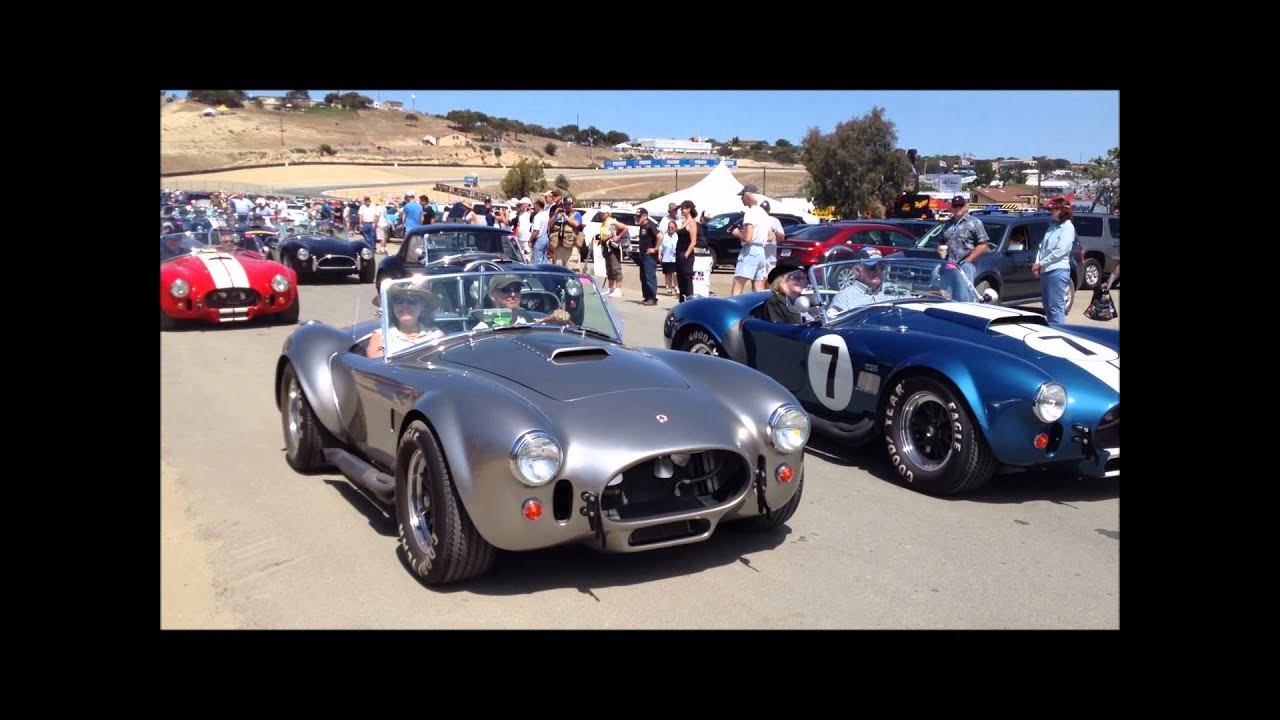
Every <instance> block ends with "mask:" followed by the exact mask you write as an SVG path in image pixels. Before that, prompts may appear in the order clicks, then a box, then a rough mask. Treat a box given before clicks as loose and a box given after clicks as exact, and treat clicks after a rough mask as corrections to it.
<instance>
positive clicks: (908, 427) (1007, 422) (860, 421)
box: [663, 257, 1120, 495]
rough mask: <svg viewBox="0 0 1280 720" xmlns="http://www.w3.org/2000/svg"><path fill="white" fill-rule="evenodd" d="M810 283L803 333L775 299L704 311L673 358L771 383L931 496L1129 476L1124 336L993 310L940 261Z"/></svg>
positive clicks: (866, 263)
mask: <svg viewBox="0 0 1280 720" xmlns="http://www.w3.org/2000/svg"><path fill="white" fill-rule="evenodd" d="M794 272H800V271H794ZM793 279H794V280H799V277H798V276H793ZM807 280H808V285H809V288H807V289H805V290H804V293H803V294H802V295H801V296H800V297H799V298H797V300H798V304H796V303H795V302H794V301H793V303H792V305H791V307H792V308H793V309H795V308H798V309H800V310H801V311H803V312H805V315H804V316H801V317H800V320H801V324H790V323H786V322H774V321H772V320H770V319H769V318H770V303H769V302H768V301H769V299H770V296H771V295H772V293H770V292H755V293H748V294H744V295H738V296H736V297H730V298H700V299H695V300H691V301H688V302H684V303H681V304H680V305H677V306H676V307H675V308H673V309H672V310H671V312H670V313H668V315H667V318H666V322H665V325H664V327H663V333H664V335H665V336H666V343H667V346H668V347H670V348H673V349H679V350H686V351H690V352H702V353H708V354H711V355H719V356H721V357H725V358H728V359H731V360H734V361H737V362H739V363H743V364H746V365H749V366H751V367H753V368H755V369H757V370H759V371H760V372H763V373H764V374H766V375H768V376H770V377H772V378H773V379H775V380H777V381H778V382H780V383H782V385H784V386H785V387H786V388H787V389H789V390H790V391H791V392H792V393H793V394H795V396H796V398H797V399H798V400H799V401H800V403H801V404H802V405H803V406H804V408H805V409H806V410H807V411H808V412H809V415H810V419H811V421H812V425H813V427H814V428H815V429H817V430H819V431H821V432H823V433H825V434H828V435H831V436H834V437H836V438H838V439H841V440H844V441H847V442H848V443H850V444H853V445H860V444H864V443H867V442H869V441H872V440H874V439H876V438H883V439H884V443H885V447H886V449H887V450H888V452H889V457H890V458H891V460H892V462H893V465H894V467H895V468H897V471H898V473H899V474H900V475H901V476H902V480H903V481H904V482H905V483H906V484H907V485H908V486H909V487H912V488H914V489H916V490H919V491H921V492H925V493H928V494H933V495H951V494H956V493H961V492H964V491H969V490H973V489H975V488H978V487H980V486H982V485H983V484H984V483H986V482H987V481H988V480H989V479H990V478H991V477H992V475H993V474H996V473H997V472H1009V471H1017V470H1026V469H1031V468H1039V467H1047V466H1063V467H1071V468H1075V469H1077V470H1078V472H1079V473H1080V474H1081V475H1085V476H1090V477H1100V476H1106V477H1114V476H1118V475H1119V474H1120V352H1119V348H1120V331H1119V330H1115V329H1111V328H1106V327H1085V326H1080V325H1049V324H1047V322H1046V321H1045V318H1044V316H1043V315H1039V314H1036V313H1032V312H1027V311H1022V310H1018V309H1015V308H1007V307H999V306H995V305H990V304H987V300H988V298H980V297H979V296H978V294H977V291H976V290H974V287H973V285H972V284H971V283H970V282H969V280H968V278H967V277H966V276H965V275H964V274H963V273H962V272H960V270H959V269H958V268H957V267H956V265H954V264H953V263H950V262H947V261H944V260H940V259H936V258H900V257H888V258H881V259H877V260H856V261H846V262H837V263H828V264H825V265H815V266H813V267H812V268H810V269H809V272H808V278H807ZM787 283H788V281H787V279H786V277H785V276H784V277H783V278H782V286H783V290H784V291H785V288H786V285H787ZM793 284H794V285H795V286H796V288H797V289H798V288H799V287H800V286H801V285H800V283H794V282H793ZM806 301H808V302H806ZM773 302H774V303H775V307H774V309H775V310H776V309H777V306H776V303H777V302H778V301H777V300H775V301H773ZM775 316H778V315H776V314H775Z"/></svg>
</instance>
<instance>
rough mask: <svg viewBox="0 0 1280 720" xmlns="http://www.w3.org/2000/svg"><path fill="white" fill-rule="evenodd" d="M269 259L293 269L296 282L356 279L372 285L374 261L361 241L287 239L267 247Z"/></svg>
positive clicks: (312, 236)
mask: <svg viewBox="0 0 1280 720" xmlns="http://www.w3.org/2000/svg"><path fill="white" fill-rule="evenodd" d="M270 247H271V259H273V260H275V261H276V262H279V263H281V264H284V265H287V266H289V267H291V268H293V271H294V272H296V273H298V282H302V280H303V279H304V278H309V277H315V276H317V275H358V276H359V277H360V282H373V278H374V272H375V269H376V267H377V261H376V260H375V259H374V257H373V249H372V248H370V247H369V245H368V244H367V243H365V241H364V239H363V238H361V239H360V240H348V239H346V238H345V237H342V236H336V235H329V234H324V233H318V232H316V233H305V234H300V235H286V236H284V237H281V238H279V239H278V240H276V241H274V242H272V243H271V245H270Z"/></svg>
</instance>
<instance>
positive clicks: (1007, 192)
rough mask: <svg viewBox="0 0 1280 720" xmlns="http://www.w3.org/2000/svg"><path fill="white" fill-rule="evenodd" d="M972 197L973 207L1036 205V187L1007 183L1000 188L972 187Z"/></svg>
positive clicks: (1031, 206)
mask: <svg viewBox="0 0 1280 720" xmlns="http://www.w3.org/2000/svg"><path fill="white" fill-rule="evenodd" d="M971 195H972V199H971V200H970V201H969V202H970V204H971V205H973V206H974V207H982V206H983V205H1009V204H1017V205H1020V206H1022V207H1024V208H1035V207H1036V189H1035V188H1034V187H1027V186H1026V185H1009V186H1007V187H1002V188H974V189H973V191H972V193H971Z"/></svg>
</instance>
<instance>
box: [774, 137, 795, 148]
mask: <svg viewBox="0 0 1280 720" xmlns="http://www.w3.org/2000/svg"><path fill="white" fill-rule="evenodd" d="M774 146H775V147H780V148H789V147H791V141H790V140H788V139H786V138H778V141H777V142H775V143H774Z"/></svg>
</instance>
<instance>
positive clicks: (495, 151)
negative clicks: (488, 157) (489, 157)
mask: <svg viewBox="0 0 1280 720" xmlns="http://www.w3.org/2000/svg"><path fill="white" fill-rule="evenodd" d="M493 156H494V157H496V158H500V157H502V148H500V147H494V148H493Z"/></svg>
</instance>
